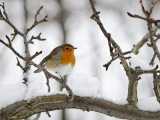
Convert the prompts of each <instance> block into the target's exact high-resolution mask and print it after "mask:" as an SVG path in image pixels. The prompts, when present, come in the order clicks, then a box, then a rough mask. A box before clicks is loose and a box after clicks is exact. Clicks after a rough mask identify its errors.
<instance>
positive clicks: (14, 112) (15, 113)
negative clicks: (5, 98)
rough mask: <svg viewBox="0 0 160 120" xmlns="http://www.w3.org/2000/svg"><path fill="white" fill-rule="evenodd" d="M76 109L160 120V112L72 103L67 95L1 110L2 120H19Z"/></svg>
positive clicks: (102, 102) (96, 101) (80, 99)
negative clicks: (50, 112) (43, 113)
mask: <svg viewBox="0 0 160 120" xmlns="http://www.w3.org/2000/svg"><path fill="white" fill-rule="evenodd" d="M64 108H75V109H81V110H84V111H95V112H99V113H103V114H106V115H109V116H114V117H118V118H122V119H129V120H159V118H160V112H149V111H142V110H138V109H136V108H133V107H130V106H127V105H118V104H115V103H112V102H109V101H107V100H104V99H98V98H91V97H80V96H75V98H74V100H73V101H71V100H70V98H69V97H68V96H66V95H52V96H41V97H37V98H33V99H31V100H30V101H29V102H27V101H24V100H23V101H20V102H17V103H14V104H12V105H9V106H7V107H6V108H4V109H1V110H0V120H19V119H24V118H27V117H29V116H31V115H33V114H36V113H40V112H45V111H46V110H49V111H51V110H60V109H64Z"/></svg>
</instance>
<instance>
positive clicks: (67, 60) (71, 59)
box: [61, 51, 75, 66]
mask: <svg viewBox="0 0 160 120" xmlns="http://www.w3.org/2000/svg"><path fill="white" fill-rule="evenodd" d="M61 64H71V65H73V66H74V65H75V56H74V51H70V52H67V51H64V52H63V54H62V58H61Z"/></svg>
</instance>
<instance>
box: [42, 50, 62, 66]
mask: <svg viewBox="0 0 160 120" xmlns="http://www.w3.org/2000/svg"><path fill="white" fill-rule="evenodd" d="M60 49H61V47H56V48H55V49H53V50H52V52H51V53H50V54H49V55H47V56H46V57H45V58H44V59H43V60H42V61H41V62H40V65H43V64H44V63H46V61H47V60H49V59H51V58H52V57H54V58H55V59H56V56H57V55H58V54H59V52H60Z"/></svg>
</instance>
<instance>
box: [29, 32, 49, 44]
mask: <svg viewBox="0 0 160 120" xmlns="http://www.w3.org/2000/svg"><path fill="white" fill-rule="evenodd" d="M41 34H42V33H39V34H38V35H37V36H33V35H32V37H31V39H30V40H28V43H31V44H34V41H33V40H38V41H45V40H46V38H42V37H41Z"/></svg>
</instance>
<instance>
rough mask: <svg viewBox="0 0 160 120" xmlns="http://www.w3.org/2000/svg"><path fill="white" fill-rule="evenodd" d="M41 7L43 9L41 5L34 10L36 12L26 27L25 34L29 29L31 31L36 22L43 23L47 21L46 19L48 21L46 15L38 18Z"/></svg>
mask: <svg viewBox="0 0 160 120" xmlns="http://www.w3.org/2000/svg"><path fill="white" fill-rule="evenodd" d="M42 9H43V6H41V7H40V8H39V9H38V10H37V12H36V14H35V16H34V22H33V24H32V25H31V26H30V27H29V28H27V30H26V34H27V33H28V32H29V31H31V30H32V29H33V28H34V27H36V26H37V25H38V24H41V23H43V22H47V21H48V20H47V18H48V15H46V16H44V17H43V18H42V19H41V20H38V16H39V15H40V12H41V10H42Z"/></svg>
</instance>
